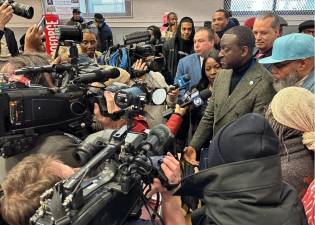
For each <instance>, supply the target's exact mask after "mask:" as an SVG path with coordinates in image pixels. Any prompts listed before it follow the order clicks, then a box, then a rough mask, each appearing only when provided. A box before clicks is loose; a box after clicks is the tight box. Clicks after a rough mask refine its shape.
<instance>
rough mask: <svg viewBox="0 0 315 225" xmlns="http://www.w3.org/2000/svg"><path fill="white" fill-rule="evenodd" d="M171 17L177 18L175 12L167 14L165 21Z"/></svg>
mask: <svg viewBox="0 0 315 225" xmlns="http://www.w3.org/2000/svg"><path fill="white" fill-rule="evenodd" d="M171 15H175V16H176V17H177V14H176V13H175V12H170V13H168V14H167V20H169V19H170V16H171Z"/></svg>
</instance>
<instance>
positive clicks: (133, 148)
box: [30, 125, 171, 225]
mask: <svg viewBox="0 0 315 225" xmlns="http://www.w3.org/2000/svg"><path fill="white" fill-rule="evenodd" d="M102 132H103V131H102ZM170 136H171V133H170V131H169V129H168V128H167V127H166V126H165V125H157V126H156V127H154V128H153V129H152V130H151V131H150V133H149V134H148V135H145V134H139V133H132V132H129V131H128V129H127V128H126V127H123V128H121V129H120V130H118V131H116V132H114V133H113V134H112V135H111V139H110V140H109V141H107V140H105V139H103V138H102V137H103V135H102V133H100V135H99V136H98V137H97V138H95V140H94V141H92V143H91V144H90V145H88V147H87V145H82V147H81V150H79V151H78V153H77V157H78V159H79V160H80V161H81V162H82V163H83V164H84V163H85V162H86V161H87V160H89V159H90V160H89V161H88V163H87V164H85V165H84V166H83V167H81V169H80V171H79V172H78V173H76V174H75V175H73V176H72V177H70V178H69V179H67V180H65V181H61V182H59V183H57V184H56V185H55V186H54V187H53V188H52V189H49V190H48V191H46V192H45V193H44V194H43V195H42V196H41V206H40V207H39V208H38V210H37V211H36V213H35V214H34V215H33V216H32V217H31V219H30V223H31V224H34V225H47V224H50V225H54V224H60V223H61V222H62V224H76V225H79V224H80V225H88V224H91V225H92V224H93V225H101V224H102V225H104V224H116V225H122V224H124V223H125V222H126V220H127V219H128V217H129V216H130V215H131V214H133V213H134V212H137V210H135V209H140V208H141V205H142V204H144V201H145V196H144V194H143V193H144V186H145V185H149V184H151V183H152V181H153V178H155V177H157V178H159V179H160V180H161V182H162V183H163V184H164V185H166V186H167V184H168V182H167V178H166V177H165V175H164V173H163V172H162V170H161V168H160V166H159V162H160V161H159V160H156V158H154V157H151V156H162V155H163V148H162V147H163V145H164V144H165V143H166V142H167V141H168V139H169V137H170ZM82 149H83V150H82ZM159 158H160V159H161V158H162V157H159ZM95 168H101V169H100V172H99V173H97V174H96V176H94V177H92V178H86V176H87V175H89V173H90V172H91V171H95Z"/></svg>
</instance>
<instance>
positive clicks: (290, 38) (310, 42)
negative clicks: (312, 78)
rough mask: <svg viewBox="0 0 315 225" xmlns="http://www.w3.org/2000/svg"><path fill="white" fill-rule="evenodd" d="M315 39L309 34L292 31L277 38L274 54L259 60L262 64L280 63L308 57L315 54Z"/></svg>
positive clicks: (273, 49) (274, 44)
mask: <svg viewBox="0 0 315 225" xmlns="http://www.w3.org/2000/svg"><path fill="white" fill-rule="evenodd" d="M314 48H315V39H314V37H313V36H311V35H308V34H300V33H292V34H288V35H284V36H282V37H279V38H277V39H276V40H275V41H274V43H273V48H272V55H271V56H269V57H266V58H263V59H261V60H259V62H260V63H262V64H273V63H280V62H284V61H289V60H298V59H306V58H309V57H313V56H314V55H315V50H314Z"/></svg>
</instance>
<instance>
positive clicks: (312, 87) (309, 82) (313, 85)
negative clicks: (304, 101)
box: [303, 70, 315, 93]
mask: <svg viewBox="0 0 315 225" xmlns="http://www.w3.org/2000/svg"><path fill="white" fill-rule="evenodd" d="M303 87H304V88H306V89H307V90H309V91H311V92H312V93H315V70H313V71H312V72H311V73H310V75H308V76H307V78H306V79H305V80H304V82H303Z"/></svg>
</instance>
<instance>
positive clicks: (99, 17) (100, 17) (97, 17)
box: [94, 13, 105, 22]
mask: <svg viewBox="0 0 315 225" xmlns="http://www.w3.org/2000/svg"><path fill="white" fill-rule="evenodd" d="M94 20H95V21H96V22H103V21H104V20H105V19H104V17H103V15H102V14H100V13H95V14H94Z"/></svg>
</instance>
